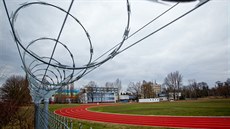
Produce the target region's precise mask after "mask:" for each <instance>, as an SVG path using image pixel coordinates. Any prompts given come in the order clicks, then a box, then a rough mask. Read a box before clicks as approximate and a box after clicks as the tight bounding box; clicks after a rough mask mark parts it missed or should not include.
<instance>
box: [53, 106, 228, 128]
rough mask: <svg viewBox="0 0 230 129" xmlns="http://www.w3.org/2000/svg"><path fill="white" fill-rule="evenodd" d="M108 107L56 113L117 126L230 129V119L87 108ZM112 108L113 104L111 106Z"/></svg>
mask: <svg viewBox="0 0 230 129" xmlns="http://www.w3.org/2000/svg"><path fill="white" fill-rule="evenodd" d="M94 106H106V105H95V104H91V105H81V106H78V107H72V108H62V109H59V110H56V111H55V113H56V114H59V115H62V116H66V117H70V118H76V119H83V120H90V121H98V122H108V123H116V124H130V125H139V126H160V127H174V128H175V127H176V128H211V129H229V128H230V117H184V116H183V117H182V116H143V115H126V114H113V113H102V112H93V111H89V110H87V108H90V107H94ZM110 106H111V104H110Z"/></svg>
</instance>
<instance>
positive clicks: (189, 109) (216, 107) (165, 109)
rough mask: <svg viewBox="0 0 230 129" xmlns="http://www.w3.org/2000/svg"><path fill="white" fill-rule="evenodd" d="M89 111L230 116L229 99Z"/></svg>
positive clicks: (161, 103) (136, 104)
mask: <svg viewBox="0 0 230 129" xmlns="http://www.w3.org/2000/svg"><path fill="white" fill-rule="evenodd" d="M89 110H92V111H99V112H110V113H121V114H137V115H172V116H230V99H206V100H193V101H191V100H190V101H174V102H160V103H134V104H121V105H118V106H105V107H94V108H90V109H89Z"/></svg>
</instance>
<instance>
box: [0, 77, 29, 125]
mask: <svg viewBox="0 0 230 129" xmlns="http://www.w3.org/2000/svg"><path fill="white" fill-rule="evenodd" d="M0 92H1V95H2V96H1V101H0V103H1V106H0V114H1V115H0V119H1V120H4V121H1V122H0V128H1V126H2V125H3V126H4V125H6V124H8V123H10V124H11V125H12V126H14V125H15V124H17V123H18V122H19V123H20V125H19V126H20V128H25V126H27V127H28V125H25V121H27V119H28V117H27V116H28V115H27V114H31V112H30V111H31V110H25V109H26V108H25V107H24V108H23V111H18V110H20V109H21V108H20V107H21V106H24V105H27V104H30V103H31V97H30V94H29V89H28V81H27V80H26V79H25V78H24V77H22V76H11V77H9V78H8V79H7V80H6V82H5V83H4V84H3V85H2V87H1V88H0ZM30 116H31V115H30ZM26 123H27V122H26Z"/></svg>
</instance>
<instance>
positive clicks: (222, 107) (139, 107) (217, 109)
mask: <svg viewBox="0 0 230 129" xmlns="http://www.w3.org/2000/svg"><path fill="white" fill-rule="evenodd" d="M63 106H64V105H63ZM63 106H62V107H63ZM69 106H70V105H69ZM72 106H74V105H72ZM91 106H92V105H91ZM91 106H89V105H81V106H80V107H77V108H67V109H62V110H59V111H58V112H59V114H62V115H64V116H68V117H72V118H77V119H85V120H94V121H100V122H103V121H104V122H111V121H110V120H111V118H115V117H121V115H111V117H108V115H107V116H106V114H101V113H95V112H89V111H87V110H86V109H87V108H89V107H91ZM93 106H97V105H93ZM229 106H230V100H229V99H218V100H199V101H187V102H186V101H179V102H163V103H151V104H150V103H149V104H147V103H146V104H140V103H137V104H119V105H117V104H116V105H111V106H106V107H104V106H102V107H101V106H100V107H94V108H90V110H96V111H106V112H113V113H124V114H141V115H173V116H230V115H229V112H230V108H229ZM161 108H162V110H161ZM143 110H144V111H143ZM153 110H156V111H153ZM168 110H173V111H168ZM178 110H181V112H183V113H181V112H180V111H178ZM206 110H208V111H206ZM58 112H57V113H58ZM159 112H161V114H159ZM162 112H163V113H162ZM201 112H203V113H202V115H201ZM208 112H209V113H210V112H212V113H211V114H209V113H208ZM156 113H157V114H156ZM181 114H183V115H181ZM94 116H95V117H94ZM122 117H123V116H122ZM126 118H127V120H126V121H128V118H130V116H127V117H124V118H123V119H126ZM131 119H133V118H131ZM141 119H142V118H141ZM143 119H144V117H143ZM153 119H154V120H153V121H152V122H149V123H151V124H153V123H154V122H155V121H156V120H158V121H159V122H161V120H160V119H162V118H157V119H156V118H153ZM163 119H165V118H163ZM167 119H168V118H167ZM175 119H178V120H181V121H183V123H186V122H187V123H188V125H189V124H191V122H192V121H191V120H193V118H192V117H190V118H182V119H181V118H174V117H173V118H170V119H168V120H167V121H164V123H160V124H158V123H155V124H156V126H157V124H158V127H157V128H159V125H165V124H166V127H189V126H188V125H186V126H181V123H182V122H181V123H180V122H178V121H177V120H175ZM203 120H204V121H205V122H202V121H203ZM229 120H230V117H224V118H222V117H220V118H218V119H216V118H215V117H214V119H213V118H211V119H210V118H207V117H204V118H195V121H196V122H198V123H199V122H200V123H199V126H197V125H196V126H195V125H193V124H191V125H192V126H193V127H212V126H213V127H214V126H216V127H227V128H228V127H229V126H230V125H229V124H228V123H229V122H228V121H229ZM124 121H125V120H121V121H120V122H121V123H124V124H125V123H126V124H127V122H124ZM130 121H131V120H130ZM170 121H171V122H174V123H175V122H176V123H179V124H178V125H179V126H174V125H173V124H172V125H171V126H170V124H171V122H170ZM190 121H191V122H190ZM224 121H225V122H224ZM78 122H79V121H78ZM133 122H135V118H134V121H133ZM167 122H168V124H167ZM115 123H117V122H115ZM118 123H119V122H118ZM128 123H130V122H128ZM131 123H132V122H131ZM208 123H209V125H207V124H208ZM83 124H86V127H87V126H88V127H89V126H92V127H93V128H102V127H103V128H111V129H112V128H113V127H114V128H124V129H126V128H149V127H140V126H137V127H135V126H131V127H130V126H128V125H111V124H108V123H104V124H103V123H100V124H98V123H87V122H85V121H83ZM95 124H96V125H95ZM142 124H143V125H144V121H143V122H142ZM217 124H219V125H218V126H217ZM153 126H154V125H153ZM160 127H165V126H160ZM151 128H152V127H151Z"/></svg>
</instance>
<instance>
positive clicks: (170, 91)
mask: <svg viewBox="0 0 230 129" xmlns="http://www.w3.org/2000/svg"><path fill="white" fill-rule="evenodd" d="M182 82H183V76H182V74H180V73H179V71H175V72H171V73H169V74H168V75H167V76H166V77H165V78H164V82H163V83H162V84H161V94H165V95H166V96H167V97H168V99H169V97H170V95H172V98H173V100H179V99H197V98H202V97H208V96H214V97H215V96H216V97H217V96H220V97H225V98H227V97H230V78H228V79H227V80H226V81H224V82H221V81H217V82H216V83H215V84H214V86H212V87H211V88H210V87H209V86H208V84H207V83H206V82H197V81H196V80H195V79H189V80H188V85H183V83H182ZM155 85H159V84H157V83H155V84H154V83H153V82H146V81H143V82H136V83H135V82H130V83H129V85H128V88H127V91H128V92H130V93H131V94H132V95H133V97H134V99H135V100H136V101H138V99H140V98H153V97H159V94H158V96H157V95H154V94H153V93H154V92H156V91H154V88H153V87H154V86H155Z"/></svg>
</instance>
